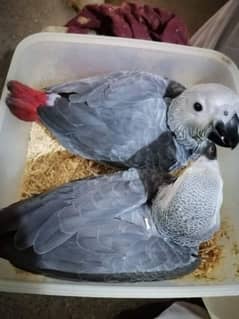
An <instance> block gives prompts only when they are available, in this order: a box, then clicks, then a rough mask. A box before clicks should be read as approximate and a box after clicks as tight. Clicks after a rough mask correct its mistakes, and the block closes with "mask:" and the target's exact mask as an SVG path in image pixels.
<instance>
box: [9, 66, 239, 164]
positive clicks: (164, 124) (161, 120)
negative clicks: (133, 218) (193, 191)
mask: <svg viewBox="0 0 239 319" xmlns="http://www.w3.org/2000/svg"><path fill="white" fill-rule="evenodd" d="M8 89H9V91H10V94H9V95H8V97H7V100H6V103H7V105H8V107H9V109H10V110H11V111H12V113H14V114H15V115H16V116H17V117H18V118H20V119H22V120H26V121H35V120H36V121H39V122H41V123H43V124H44V125H45V126H46V127H47V128H48V129H49V130H50V131H51V132H52V134H53V135H54V136H55V137H56V139H57V140H58V141H59V142H60V143H61V144H62V145H63V146H64V147H65V148H66V149H68V150H69V151H70V152H72V153H74V154H79V155H81V156H83V157H85V158H88V159H93V160H96V161H103V162H108V163H111V164H114V165H118V166H123V167H135V168H148V167H159V168H160V169H164V170H172V169H175V168H179V167H181V166H184V165H186V164H187V162H188V161H189V160H190V159H195V158H196V157H197V156H199V154H200V146H201V142H202V141H203V140H205V139H206V138H207V137H209V138H210V139H211V140H212V141H214V142H215V143H217V144H219V145H222V146H225V147H232V148H234V147H235V146H236V145H237V143H238V141H239V135H238V125H239V119H238V116H237V114H238V110H239V97H238V96H237V95H236V94H235V93H234V92H233V91H232V90H231V89H229V88H227V87H224V86H222V85H219V84H201V85H196V86H193V87H191V88H189V89H185V88H184V87H183V86H182V85H181V84H179V83H177V82H174V81H170V80H168V79H166V78H163V77H162V76H160V75H156V74H151V73H147V72H136V71H122V72H117V73H112V74H110V75H103V76H96V77H90V78H87V79H81V80H79V81H75V82H71V83H64V84H62V85H56V86H53V87H50V88H48V89H46V90H45V91H37V90H34V89H31V88H29V87H27V86H25V85H23V84H21V83H19V82H17V81H10V82H9V83H8ZM170 102H171V103H170Z"/></svg>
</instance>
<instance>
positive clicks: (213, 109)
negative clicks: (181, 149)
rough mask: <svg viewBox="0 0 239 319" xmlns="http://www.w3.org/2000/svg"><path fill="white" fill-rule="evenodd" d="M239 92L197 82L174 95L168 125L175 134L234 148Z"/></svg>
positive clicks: (238, 136) (238, 125) (238, 131)
mask: <svg viewBox="0 0 239 319" xmlns="http://www.w3.org/2000/svg"><path fill="white" fill-rule="evenodd" d="M238 116H239V96H238V95H237V94H236V93H234V92H233V91H232V90H231V89H229V88H227V87H225V86H223V85H221V84H216V83H208V84H198V85H195V86H193V87H191V88H188V89H186V90H185V91H184V92H183V93H182V94H181V95H179V96H178V97H177V98H175V99H174V100H173V101H172V103H171V105H170V106H169V109H168V125H169V127H170V129H171V131H173V132H174V133H175V135H176V137H177V138H179V139H181V140H184V139H185V141H186V140H187V138H193V139H195V140H202V139H203V138H204V137H207V138H208V139H210V140H211V141H213V142H214V143H216V144H217V145H220V146H223V147H230V148H232V149H233V148H235V147H236V146H237V144H238V142H239V117H238Z"/></svg>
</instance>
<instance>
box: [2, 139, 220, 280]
mask: <svg viewBox="0 0 239 319" xmlns="http://www.w3.org/2000/svg"><path fill="white" fill-rule="evenodd" d="M215 152H216V148H215V145H214V144H212V145H210V146H207V147H206V148H205V150H204V153H203V154H202V155H201V156H200V157H199V158H198V159H197V160H196V161H195V162H193V163H192V164H191V165H190V166H189V167H188V168H187V169H185V170H184V171H183V173H182V174H181V175H180V176H179V177H178V178H175V177H172V176H171V175H168V174H163V175H161V174H159V175H157V174H156V178H155V176H154V175H153V174H152V172H148V171H144V170H143V171H141V170H137V169H134V168H131V169H129V170H128V171H121V172H118V173H115V174H112V175H104V176H99V177H94V178H88V179H83V180H79V181H74V182H71V183H68V184H66V185H64V186H61V187H58V188H57V189H55V190H53V191H50V192H47V193H44V194H41V195H39V196H36V197H33V198H31V199H27V200H24V201H21V202H18V203H15V204H13V205H10V206H9V207H7V208H4V209H2V210H1V211H0V257H2V258H5V259H7V260H9V261H10V262H11V263H12V264H13V265H15V266H16V267H19V268H22V269H25V270H27V271H30V272H34V273H40V274H45V275H48V276H53V277H58V278H61V279H72V280H92V281H102V282H108V281H152V280H164V279H171V278H175V277H179V276H181V275H184V274H186V273H189V272H191V271H193V270H194V269H195V268H196V267H197V266H198V265H199V262H200V257H199V256H198V251H199V245H200V243H201V242H202V241H205V240H208V239H209V238H210V237H211V236H212V235H213V233H214V232H215V231H217V230H218V228H219V225H220V207H221V203H222V178H221V175H220V171H219V167H218V163H217V160H216V157H215V156H216V153H215Z"/></svg>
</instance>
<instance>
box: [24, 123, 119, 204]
mask: <svg viewBox="0 0 239 319" xmlns="http://www.w3.org/2000/svg"><path fill="white" fill-rule="evenodd" d="M114 171H116V169H115V168H112V167H110V166H107V165H104V164H99V163H96V162H94V161H91V160H87V159H83V158H81V157H80V156H76V155H72V154H70V153H69V152H67V151H66V150H65V149H64V148H63V147H62V146H61V145H59V144H58V142H57V141H56V140H55V139H54V138H53V137H52V136H51V135H50V133H49V132H48V131H47V130H46V129H45V128H43V127H42V126H40V125H38V124H33V127H32V131H31V134H30V142H29V147H28V153H27V163H26V167H25V171H24V176H23V183H22V190H21V198H22V199H25V198H28V197H31V196H34V195H37V194H41V193H42V192H45V191H48V190H49V189H52V188H55V187H57V186H60V185H63V184H65V183H68V182H70V181H73V180H77V179H81V178H85V177H88V176H97V175H101V174H106V173H112V172H114Z"/></svg>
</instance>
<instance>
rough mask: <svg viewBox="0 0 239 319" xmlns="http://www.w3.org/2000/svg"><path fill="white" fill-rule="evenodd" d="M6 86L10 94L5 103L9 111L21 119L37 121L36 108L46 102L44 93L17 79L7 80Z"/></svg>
mask: <svg viewBox="0 0 239 319" xmlns="http://www.w3.org/2000/svg"><path fill="white" fill-rule="evenodd" d="M7 87H8V90H9V91H10V94H9V95H8V97H7V100H6V103H7V105H8V107H9V109H10V111H11V112H12V113H13V114H14V115H15V116H16V117H17V118H19V119H21V120H23V121H30V122H33V121H38V114H37V109H38V107H39V106H41V105H45V104H46V103H47V95H46V93H45V92H43V91H40V90H35V89H32V88H30V87H28V86H26V85H24V84H22V83H20V82H18V81H9V82H8V85H7Z"/></svg>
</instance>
